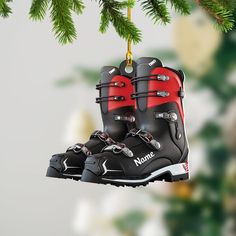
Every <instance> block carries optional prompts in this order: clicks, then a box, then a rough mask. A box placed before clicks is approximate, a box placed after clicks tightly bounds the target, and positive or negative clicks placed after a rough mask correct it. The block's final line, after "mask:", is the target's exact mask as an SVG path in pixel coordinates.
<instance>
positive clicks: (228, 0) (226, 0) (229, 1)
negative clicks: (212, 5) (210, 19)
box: [217, 0, 236, 10]
mask: <svg viewBox="0 0 236 236" xmlns="http://www.w3.org/2000/svg"><path fill="white" fill-rule="evenodd" d="M217 2H218V3H219V4H221V5H222V6H223V7H225V8H227V9H228V10H233V9H235V8H236V1H235V0H217Z"/></svg>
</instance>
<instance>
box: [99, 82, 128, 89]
mask: <svg viewBox="0 0 236 236" xmlns="http://www.w3.org/2000/svg"><path fill="white" fill-rule="evenodd" d="M104 87H117V88H122V87H125V82H121V81H115V82H107V83H99V84H97V85H96V89H100V88H104Z"/></svg>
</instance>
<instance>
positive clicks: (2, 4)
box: [0, 0, 12, 18]
mask: <svg viewBox="0 0 236 236" xmlns="http://www.w3.org/2000/svg"><path fill="white" fill-rule="evenodd" d="M9 2H11V1H9V0H0V16H1V17H3V18H6V17H8V16H9V15H10V14H11V13H12V11H11V8H10V7H9V6H8V3H9Z"/></svg>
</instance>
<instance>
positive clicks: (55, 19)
mask: <svg viewBox="0 0 236 236" xmlns="http://www.w3.org/2000/svg"><path fill="white" fill-rule="evenodd" d="M50 10H51V19H52V23H53V31H54V33H55V35H56V38H58V40H59V42H60V43H62V44H66V43H68V42H69V43H71V42H73V40H74V39H76V29H75V26H74V22H73V19H72V16H71V11H70V10H71V1H70V0H63V1H62V0H51V6H50Z"/></svg>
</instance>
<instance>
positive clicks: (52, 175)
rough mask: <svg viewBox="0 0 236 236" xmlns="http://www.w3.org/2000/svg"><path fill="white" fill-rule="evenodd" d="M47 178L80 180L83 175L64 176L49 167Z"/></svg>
mask: <svg viewBox="0 0 236 236" xmlns="http://www.w3.org/2000/svg"><path fill="white" fill-rule="evenodd" d="M46 177H50V178H59V179H73V180H76V181H78V180H80V179H81V175H69V174H62V173H60V172H59V171H58V170H56V169H55V168H53V167H51V166H49V167H48V169H47V173H46Z"/></svg>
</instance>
